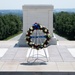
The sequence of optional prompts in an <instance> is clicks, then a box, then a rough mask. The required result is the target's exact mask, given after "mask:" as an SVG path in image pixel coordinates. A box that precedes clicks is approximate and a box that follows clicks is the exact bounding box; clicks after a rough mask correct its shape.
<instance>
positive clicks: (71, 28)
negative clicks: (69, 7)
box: [53, 12, 75, 40]
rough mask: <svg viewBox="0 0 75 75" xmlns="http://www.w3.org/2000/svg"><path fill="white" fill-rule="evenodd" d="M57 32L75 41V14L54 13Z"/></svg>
mask: <svg viewBox="0 0 75 75" xmlns="http://www.w3.org/2000/svg"><path fill="white" fill-rule="evenodd" d="M53 17H54V20H53V21H54V28H55V32H57V33H58V34H60V35H62V36H65V37H66V38H68V39H70V40H75V13H68V12H59V13H54V16H53Z"/></svg>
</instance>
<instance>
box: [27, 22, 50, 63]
mask: <svg viewBox="0 0 75 75" xmlns="http://www.w3.org/2000/svg"><path fill="white" fill-rule="evenodd" d="M38 30H40V31H42V32H43V33H44V35H43V36H42V35H39V36H37V31H38ZM34 31H36V35H35V36H32V34H33V32H34ZM37 38H45V40H44V42H41V43H40V44H38V43H35V42H34V41H32V39H35V40H36V41H37ZM50 39H51V36H50V34H49V30H48V29H47V28H46V27H44V26H42V25H40V24H39V23H35V24H34V25H33V26H32V27H31V28H29V29H28V31H27V33H26V43H27V44H28V45H29V46H30V47H31V51H32V49H36V50H37V58H36V59H35V60H37V59H38V50H39V49H43V48H46V47H48V44H49V40H50ZM31 51H30V53H31ZM44 52H45V51H44ZM45 55H46V52H45ZM29 57H30V54H29ZM29 57H28V59H29ZM46 58H47V55H46ZM28 62H29V61H28Z"/></svg>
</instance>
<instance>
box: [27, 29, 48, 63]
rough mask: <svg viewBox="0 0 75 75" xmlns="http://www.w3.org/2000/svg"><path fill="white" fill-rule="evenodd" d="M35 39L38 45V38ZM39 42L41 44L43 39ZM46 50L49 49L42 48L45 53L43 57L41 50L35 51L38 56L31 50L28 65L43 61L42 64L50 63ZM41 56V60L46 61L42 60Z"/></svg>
mask: <svg viewBox="0 0 75 75" xmlns="http://www.w3.org/2000/svg"><path fill="white" fill-rule="evenodd" d="M35 36H37V30H36V35H35ZM39 36H40V34H39ZM34 39H35V42H36V43H38V40H37V38H36V37H35V38H34ZM39 41H40V43H41V39H40V40H39ZM45 49H47V48H42V50H43V52H44V55H42V54H39V50H37V49H35V50H36V54H35V53H34V49H33V48H30V52H29V55H28V58H27V62H28V63H39V61H41V62H42V63H44V62H48V57H47V53H46V51H45ZM31 54H32V55H31ZM40 56H41V58H45V59H41V58H40Z"/></svg>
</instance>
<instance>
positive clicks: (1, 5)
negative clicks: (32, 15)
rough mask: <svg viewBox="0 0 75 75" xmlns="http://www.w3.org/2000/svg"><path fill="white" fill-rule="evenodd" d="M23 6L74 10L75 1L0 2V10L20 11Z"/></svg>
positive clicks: (29, 0)
mask: <svg viewBox="0 0 75 75" xmlns="http://www.w3.org/2000/svg"><path fill="white" fill-rule="evenodd" d="M25 4H28V5H29V4H34V5H35V4H37V5H39V4H45V5H50V4H51V5H54V8H55V9H60V8H61V9H62V8H65V9H67V8H75V0H0V9H22V6H23V5H25Z"/></svg>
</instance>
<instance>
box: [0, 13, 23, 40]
mask: <svg viewBox="0 0 75 75" xmlns="http://www.w3.org/2000/svg"><path fill="white" fill-rule="evenodd" d="M21 29H22V21H21V19H20V17H19V16H17V15H12V14H9V15H0V40H3V39H5V38H7V37H9V36H11V35H13V34H16V33H17V32H19V31H20V30H21Z"/></svg>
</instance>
